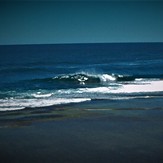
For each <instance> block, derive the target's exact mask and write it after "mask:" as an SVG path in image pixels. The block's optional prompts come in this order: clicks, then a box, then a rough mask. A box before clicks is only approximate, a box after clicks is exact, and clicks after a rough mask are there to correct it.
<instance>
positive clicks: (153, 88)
mask: <svg viewBox="0 0 163 163" xmlns="http://www.w3.org/2000/svg"><path fill="white" fill-rule="evenodd" d="M143 92H163V81H162V80H161V81H150V82H144V83H142V84H126V85H121V86H118V87H117V88H115V87H114V88H113V87H97V88H80V89H79V90H78V93H103V94H106V93H113V94H114V93H117V94H118V93H143Z"/></svg>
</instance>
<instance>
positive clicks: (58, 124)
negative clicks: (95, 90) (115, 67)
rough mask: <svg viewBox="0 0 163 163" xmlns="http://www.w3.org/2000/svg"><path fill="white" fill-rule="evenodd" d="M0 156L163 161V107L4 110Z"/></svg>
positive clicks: (77, 162) (70, 161)
mask: <svg viewBox="0 0 163 163" xmlns="http://www.w3.org/2000/svg"><path fill="white" fill-rule="evenodd" d="M0 162H5V163H8V162H12V163H13V162H14V163H17V162H24V163H26V162H28V163H29V162H35V163H36V162H39V163H40V162H53V163H65V162H66V163H96V162H97V163H103V162H105V163H106V162H108V163H131V162H132V163H144V162H145V163H156V162H157V163H162V162H163V109H161V108H155V109H109V108H103V109H102V108H98V109H97V108H96V109H89V108H85V109H80V108H72V107H60V108H54V107H51V108H50V107H49V109H47V108H46V109H45V108H39V109H26V110H21V111H14V112H1V113H0Z"/></svg>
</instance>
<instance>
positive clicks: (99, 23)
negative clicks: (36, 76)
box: [0, 1, 163, 45]
mask: <svg viewBox="0 0 163 163" xmlns="http://www.w3.org/2000/svg"><path fill="white" fill-rule="evenodd" d="M110 42H163V1H116V2H113V1H96V2H95V1H48V2H46V1H44V2H40V1H31V2H25V1H19V2H14V1H10V2H9V1H4V2H3V1H1V2H0V45H8V44H55V43H110Z"/></svg>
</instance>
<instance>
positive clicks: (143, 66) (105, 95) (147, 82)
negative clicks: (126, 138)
mask: <svg viewBox="0 0 163 163" xmlns="http://www.w3.org/2000/svg"><path fill="white" fill-rule="evenodd" d="M0 79H1V80H0V111H14V110H20V109H27V108H31V109H36V108H39V107H47V108H48V107H49V106H62V105H69V106H71V105H72V106H73V105H74V104H78V105H79V106H81V107H82V106H83V107H86V108H97V107H98V108H112V109H117V108H118V109H121V108H128V109H132V108H145V109H148V108H149V109H150V108H162V106H163V43H100V44H98V43H97V44H54V45H53V44H50V45H1V46H0Z"/></svg>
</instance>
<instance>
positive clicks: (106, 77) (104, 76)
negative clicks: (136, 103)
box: [99, 74, 116, 82]
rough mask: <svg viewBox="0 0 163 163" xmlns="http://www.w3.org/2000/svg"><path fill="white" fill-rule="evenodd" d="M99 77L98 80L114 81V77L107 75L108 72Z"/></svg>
mask: <svg viewBox="0 0 163 163" xmlns="http://www.w3.org/2000/svg"><path fill="white" fill-rule="evenodd" d="M99 77H100V80H101V81H102V82H107V81H115V80H116V77H114V76H112V75H108V74H103V75H101V76H99Z"/></svg>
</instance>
